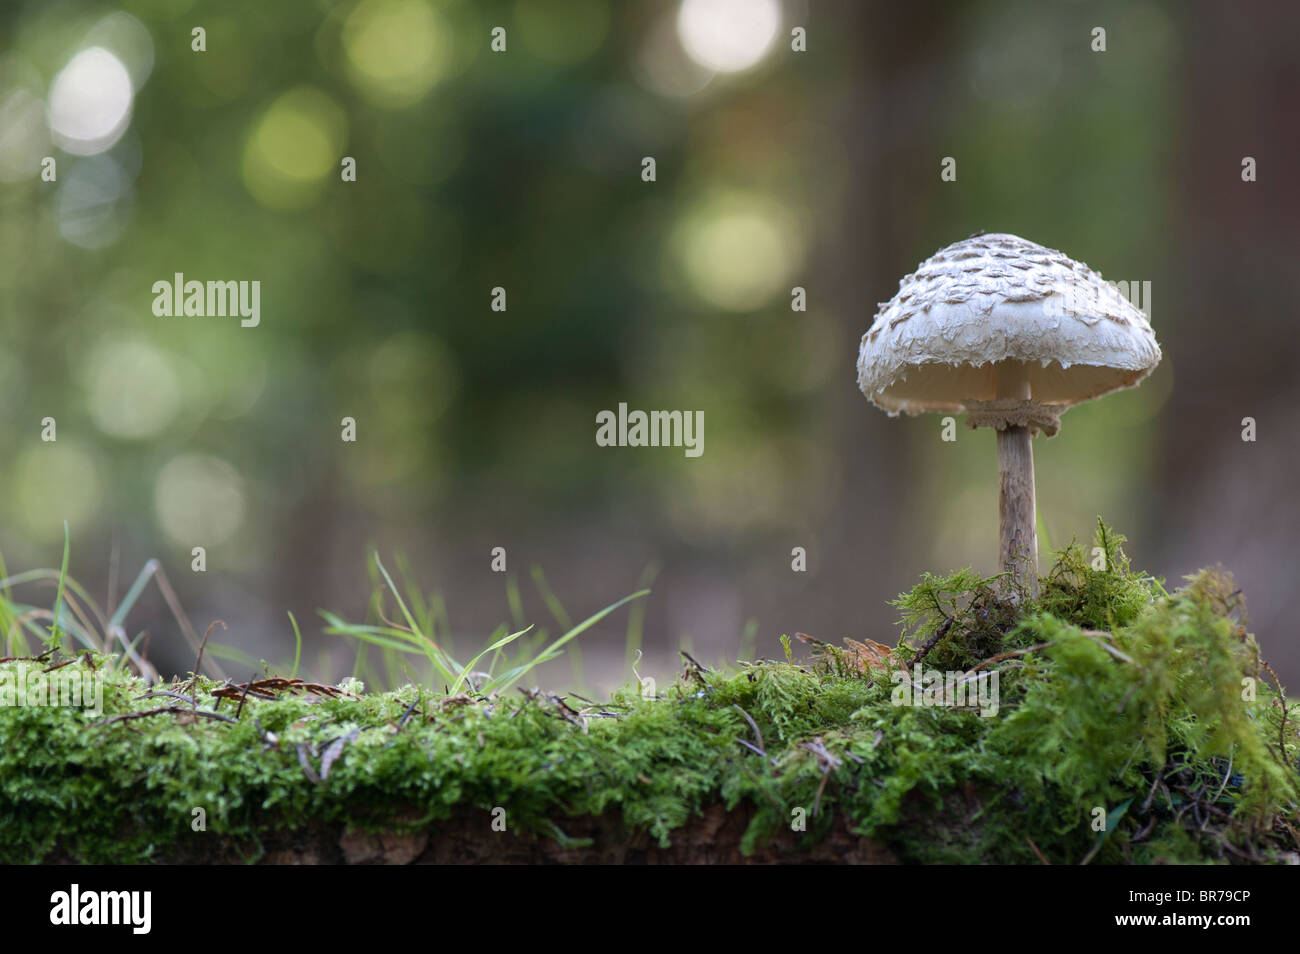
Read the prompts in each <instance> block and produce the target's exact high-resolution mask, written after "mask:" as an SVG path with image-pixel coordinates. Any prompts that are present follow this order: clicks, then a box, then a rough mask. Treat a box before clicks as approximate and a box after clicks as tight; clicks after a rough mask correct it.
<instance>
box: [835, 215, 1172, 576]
mask: <svg viewBox="0 0 1300 954" xmlns="http://www.w3.org/2000/svg"><path fill="white" fill-rule="evenodd" d="M1159 363H1160V347H1159V345H1157V344H1156V339H1155V335H1154V334H1153V333H1152V331H1151V325H1150V324H1149V323H1148V321H1147V318H1146V316H1145V315H1143V314H1142V312H1141V311H1139V310H1138V309H1137V308H1135V307H1134V306H1133V305H1132V304H1130V303H1129V302H1128V301H1127V300H1126V299H1125V298H1124V297H1123V296H1122V295H1120V293H1119V292H1118V291H1117V290H1116V289H1115V287H1114V286H1112V285H1110V284H1108V283H1107V282H1105V281H1103V280H1102V277H1101V275H1099V274H1098V273H1097V272H1094V271H1093V270H1092V269H1090V268H1089V267H1088V266H1087V265H1084V264H1082V263H1080V262H1076V261H1073V260H1071V259H1069V258H1067V257H1066V256H1065V255H1063V254H1061V253H1060V252H1057V251H1054V250H1052V249H1049V248H1044V247H1043V246H1041V245H1037V244H1035V243H1034V242H1030V241H1027V240H1025V239H1022V238H1019V237H1018V236H1015V235H1005V234H995V235H986V234H984V233H983V232H977V233H975V234H974V235H972V236H971V237H970V238H968V239H966V240H964V241H961V242H956V243H954V244H953V245H949V246H948V247H947V248H945V249H941V250H940V251H939V252H937V253H935V254H934V255H933V256H932V257H930V258H929V259H927V260H926V261H924V262H922V263H921V264H920V266H918V267H917V270H916V271H915V272H914V273H912V274H911V275H908V276H907V277H906V278H904V279H903V280H902V281H901V282H899V287H898V294H896V295H895V296H894V297H893V298H891V299H890V300H889V301H887V302H884V303H883V304H881V306H880V310H879V311H878V312H877V313H876V320H875V322H874V323H873V324H872V326H871V330H870V331H868V332H867V333H866V334H865V335H863V336H862V346H861V349H860V351H859V353H858V386H859V387H860V388H861V389H862V393H863V394H865V395H866V396H867V397H868V398H869V399H870V400H871V402H872V403H873V404H875V405H876V406H877V407H879V408H881V409H883V410H884V411H886V412H888V413H889V415H890V417H896V416H898V414H899V413H900V412H901V413H905V414H909V415H912V414H923V413H927V412H941V413H950V414H951V413H962V412H965V413H966V415H967V418H966V423H967V425H968V426H969V427H972V428H976V427H992V428H996V429H997V433H998V476H999V482H1000V486H999V494H998V516H999V534H998V559H999V564H1000V566H1001V567H1002V568H1003V569H1004V570H1006V571H1008V573H1009V577H1008V579H1009V581H1010V583H1011V587H1012V592H1013V594H1016V595H1018V594H1020V593H1026V594H1028V595H1029V596H1031V597H1036V596H1037V595H1038V534H1037V530H1036V529H1035V523H1034V452H1033V447H1032V446H1031V444H1030V439H1031V437H1032V436H1033V435H1034V434H1036V433H1038V432H1040V431H1041V432H1042V433H1043V434H1045V435H1047V436H1048V437H1052V436H1053V435H1055V434H1056V432H1057V431H1058V430H1059V429H1060V426H1061V422H1060V416H1061V414H1062V412H1064V411H1065V410H1067V409H1068V408H1070V407H1073V406H1074V405H1076V404H1079V403H1081V402H1083V401H1089V400H1092V399H1093V398H1095V397H1100V396H1101V395H1103V394H1108V393H1110V392H1111V391H1116V390H1119V389H1121V388H1130V387H1134V386H1135V385H1137V384H1138V383H1139V382H1140V381H1141V380H1142V379H1143V378H1145V377H1146V376H1147V375H1148V374H1149V373H1151V370H1152V369H1153V368H1155V366H1156V365H1157V364H1159Z"/></svg>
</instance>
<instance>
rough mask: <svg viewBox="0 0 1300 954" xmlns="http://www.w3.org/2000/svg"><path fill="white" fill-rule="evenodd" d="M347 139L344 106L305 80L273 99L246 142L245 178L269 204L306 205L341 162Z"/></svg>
mask: <svg viewBox="0 0 1300 954" xmlns="http://www.w3.org/2000/svg"><path fill="white" fill-rule="evenodd" d="M346 141H347V118H346V117H345V116H344V114H343V110H342V109H340V108H339V106H338V105H337V104H336V103H335V102H334V100H332V99H331V98H330V97H328V96H326V95H325V94H324V93H322V92H321V91H320V90H317V89H313V88H311V87H307V86H300V87H297V88H295V89H292V90H289V91H288V92H287V93H284V94H283V95H282V96H280V98H279V99H277V100H276V101H275V102H273V103H272V104H271V105H270V106H269V107H268V108H267V110H266V111H265V112H264V113H263V114H262V116H261V118H260V119H259V120H258V121H257V124H256V125H255V126H254V128H253V132H252V135H251V136H249V138H248V142H247V144H246V146H245V148H244V184H245V185H247V186H248V190H249V192H251V193H252V194H253V197H254V198H256V199H257V200H258V201H259V202H261V203H262V204H263V205H266V206H268V207H270V208H274V209H293V208H301V207H303V206H306V205H309V204H311V202H312V201H314V199H315V198H316V194H317V192H318V191H319V188H320V185H321V184H322V183H323V182H324V180H325V178H326V177H327V176H329V175H330V174H331V173H333V172H334V170H335V169H337V168H339V166H338V163H339V162H340V161H341V159H342V152H343V147H344V145H345V143H346Z"/></svg>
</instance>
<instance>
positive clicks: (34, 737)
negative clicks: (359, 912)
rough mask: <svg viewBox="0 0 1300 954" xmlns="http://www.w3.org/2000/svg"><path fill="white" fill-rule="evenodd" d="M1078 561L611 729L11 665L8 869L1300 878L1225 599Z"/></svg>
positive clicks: (529, 710)
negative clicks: (710, 870) (771, 869)
mask: <svg viewBox="0 0 1300 954" xmlns="http://www.w3.org/2000/svg"><path fill="white" fill-rule="evenodd" d="M1094 552H1095V553H1097V554H1099V556H1097V557H1096V558H1095V559H1094V560H1085V559H1084V553H1083V550H1082V549H1081V548H1078V547H1071V548H1068V549H1067V550H1066V551H1064V552H1063V553H1061V554H1060V555H1059V558H1058V561H1057V563H1056V564H1055V566H1054V567H1053V569H1052V570H1051V572H1049V574H1048V575H1046V576H1045V577H1043V580H1042V595H1041V597H1039V598H1038V599H1033V600H1031V599H1028V598H1025V597H1024V596H1023V594H1022V595H1021V596H1020V598H1019V599H1014V600H1008V599H1007V594H1006V593H1005V585H1004V583H1003V581H1000V580H996V579H993V580H981V579H980V578H979V577H977V576H975V575H974V574H972V573H970V572H969V571H966V572H961V573H957V574H953V575H952V576H949V577H934V576H930V575H927V576H925V577H924V578H923V579H922V581H921V583H920V584H918V586H917V587H916V588H915V589H914V590H912V591H911V592H910V593H908V594H904V595H903V596H902V597H900V599H899V600H898V601H897V605H898V607H899V608H900V610H901V612H902V615H903V622H904V630H905V634H904V637H903V638H902V640H901V641H900V643H899V645H898V646H896V647H885V646H881V645H879V644H875V643H870V644H863V643H855V642H852V641H846V645H845V646H843V647H837V646H832V645H828V644H825V643H819V642H816V641H813V640H808V639H806V638H805V640H804V642H805V643H806V644H808V645H810V646H811V648H812V652H813V658H812V659H811V660H808V661H803V662H801V661H798V660H796V658H795V655H794V649H795V648H796V647H795V646H793V645H791V643H790V641H789V640H788V639H784V638H783V646H784V654H783V658H779V659H775V660H768V659H764V660H756V661H753V662H749V663H742V664H740V665H739V666H738V667H735V668H733V669H730V670H728V671H723V672H718V671H711V670H709V669H707V668H705V667H704V666H701V665H700V664H698V663H697V662H695V661H694V660H693V659H691V658H690V657H689V656H686V655H685V654H683V661H684V665H683V668H682V670H681V673H680V675H679V676H678V678H677V680H676V682H675V683H674V684H673V685H671V686H667V687H662V688H661V689H660V690H659V691H657V692H648V691H645V690H644V689H643V688H642V687H641V686H640V685H634V686H631V687H629V688H627V689H624V690H620V691H618V692H615V693H614V694H613V695H612V696H611V697H610V698H609V699H608V700H606V701H596V700H590V699H585V698H583V697H580V696H578V695H576V694H573V693H552V692H547V691H544V690H536V689H526V690H522V691H521V690H514V691H510V692H503V693H496V692H488V693H479V692H477V691H475V689H474V687H473V685H472V684H470V685H467V686H465V687H463V691H457V692H455V693H454V694H450V695H448V694H445V693H439V692H434V691H432V690H431V689H429V688H427V687H420V686H404V687H402V688H399V689H396V690H394V691H388V692H368V691H366V690H365V688H364V687H363V686H362V685H361V684H360V682H358V681H357V680H344V681H343V682H342V683H341V684H340V685H338V686H327V685H318V684H313V683H310V682H307V681H304V680H302V679H297V678H293V679H290V678H286V677H276V676H273V675H270V674H267V675H265V677H264V678H260V679H256V680H252V681H250V682H247V683H235V682H230V681H219V680H214V679H209V678H206V677H201V676H200V677H193V678H189V679H184V680H174V681H172V682H170V683H152V684H151V683H149V682H147V681H146V680H144V679H143V678H141V677H140V676H138V675H136V674H134V673H133V671H132V670H131V669H130V668H129V667H127V666H125V665H123V664H122V660H121V659H120V658H118V657H112V656H108V655H105V654H98V653H92V652H81V653H78V654H76V655H68V654H61V653H58V652H53V651H48V650H47V652H46V653H44V654H41V655H38V656H30V657H24V658H9V659H5V660H2V661H0V825H2V826H3V828H4V831H5V832H6V837H5V838H4V839H3V840H0V862H5V863H24V862H39V861H47V862H48V861H69V862H113V863H131V862H244V861H249V862H254V861H261V862H279V863H286V862H288V863H293V862H297V863H368V862H381V863H384V862H387V863H407V862H516V861H519V862H569V861H577V862H592V861H607V862H744V861H756V862H771V861H785V862H792V861H807V862H839V863H847V862H861V863H891V862H901V863H933V862H944V863H981V862H1002V863H1028V864H1039V863H1052V864H1061V863H1069V864H1078V863H1087V862H1092V863H1138V864H1145V863H1165V862H1234V863H1242V862H1256V863H1281V862H1287V861H1292V862H1294V861H1296V860H1300V855H1297V851H1298V850H1300V838H1298V836H1297V825H1298V824H1300V821H1298V819H1297V815H1298V812H1297V804H1298V803H1300V772H1298V771H1297V762H1296V760H1297V751H1298V748H1300V735H1298V734H1297V726H1298V724H1300V713H1297V712H1295V711H1290V712H1289V711H1288V709H1287V706H1286V704H1285V702H1284V695H1283V694H1282V691H1281V687H1280V686H1276V682H1275V680H1273V679H1272V678H1271V675H1270V672H1269V670H1268V667H1267V665H1266V664H1265V663H1264V662H1263V661H1262V660H1261V659H1260V658H1259V653H1258V651H1257V648H1256V645H1255V641H1254V639H1253V637H1252V636H1250V635H1249V634H1248V633H1247V631H1246V628H1245V625H1244V622H1243V612H1242V605H1241V595H1240V593H1239V592H1238V591H1237V590H1236V588H1235V586H1234V585H1233V583H1232V581H1231V578H1230V577H1229V576H1228V575H1226V574H1225V573H1223V572H1221V571H1216V570H1207V571H1202V572H1201V573H1200V574H1198V575H1196V576H1195V577H1193V578H1190V579H1189V580H1188V581H1187V583H1186V585H1185V586H1183V587H1181V588H1179V589H1177V590H1175V591H1173V592H1168V591H1166V590H1165V588H1164V586H1163V585H1162V583H1161V582H1160V581H1158V580H1155V579H1152V578H1150V577H1148V576H1145V575H1143V574H1140V573H1135V572H1133V571H1132V570H1131V569H1130V568H1129V566H1128V564H1127V561H1126V560H1125V558H1124V556H1123V552H1122V550H1121V549H1120V546H1119V539H1118V538H1116V537H1114V535H1113V534H1109V533H1108V531H1106V530H1105V529H1104V528H1103V529H1102V532H1101V534H1100V535H1099V546H1098V549H1097V550H1096V551H1094ZM796 645H798V644H797V642H796ZM74 684H76V686H77V687H78V688H80V689H82V690H84V697H83V698H82V699H81V703H82V704H79V705H78V704H69V699H68V698H66V697H63V698H60V696H59V694H60V693H65V694H66V693H69V692H71V690H72V688H73V686H74ZM58 702H62V703H63V704H56V703H58ZM1292 709H1293V710H1294V706H1293V707H1292Z"/></svg>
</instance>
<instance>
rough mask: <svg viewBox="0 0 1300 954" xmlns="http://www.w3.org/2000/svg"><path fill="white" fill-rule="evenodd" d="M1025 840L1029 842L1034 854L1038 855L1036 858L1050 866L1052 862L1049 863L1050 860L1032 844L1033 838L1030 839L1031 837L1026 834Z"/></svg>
mask: <svg viewBox="0 0 1300 954" xmlns="http://www.w3.org/2000/svg"><path fill="white" fill-rule="evenodd" d="M1025 841H1027V842H1029V847H1030V848H1032V849H1034V854H1036V855H1037V856H1038V860H1039V861H1041V862H1042V863H1043V864H1045V865H1048V866H1049V867H1050V866H1051V864H1052V863H1051V862H1050V861H1048V860H1047V859H1046V858H1044V857H1043V853H1042V852H1041V851H1039V850H1038V846H1037V845H1035V844H1034V839H1032V838H1030V837H1029V836H1028V835H1026V836H1025Z"/></svg>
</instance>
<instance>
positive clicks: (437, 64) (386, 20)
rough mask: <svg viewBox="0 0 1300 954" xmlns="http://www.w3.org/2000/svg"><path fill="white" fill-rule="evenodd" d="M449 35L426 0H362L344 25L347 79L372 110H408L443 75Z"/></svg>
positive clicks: (444, 25) (448, 30) (447, 56)
mask: <svg viewBox="0 0 1300 954" xmlns="http://www.w3.org/2000/svg"><path fill="white" fill-rule="evenodd" d="M450 33H451V31H450V28H449V27H448V26H447V24H446V22H445V21H444V20H443V19H442V17H440V16H439V15H438V14H437V13H435V12H434V10H433V9H432V8H431V7H430V6H429V5H428V4H427V3H425V2H424V0H364V2H362V3H361V4H360V5H359V6H358V7H357V8H356V9H355V10H353V11H352V13H351V15H350V16H349V17H348V19H347V22H346V23H344V25H343V48H344V51H345V52H346V54H347V72H348V78H349V79H350V80H351V81H352V83H353V85H355V86H356V88H357V90H358V91H359V92H360V93H361V95H363V96H365V97H366V99H368V100H370V102H372V103H373V104H374V105H376V106H382V107H386V108H388V109H401V108H403V107H406V106H410V105H411V104H412V103H415V102H418V101H419V100H421V99H423V98H424V97H425V96H426V95H427V94H428V92H429V90H431V89H432V88H433V86H434V84H435V83H437V82H438V80H439V79H441V78H442V76H443V74H444V73H445V72H446V70H447V66H448V59H449V58H450V56H451V35H450Z"/></svg>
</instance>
